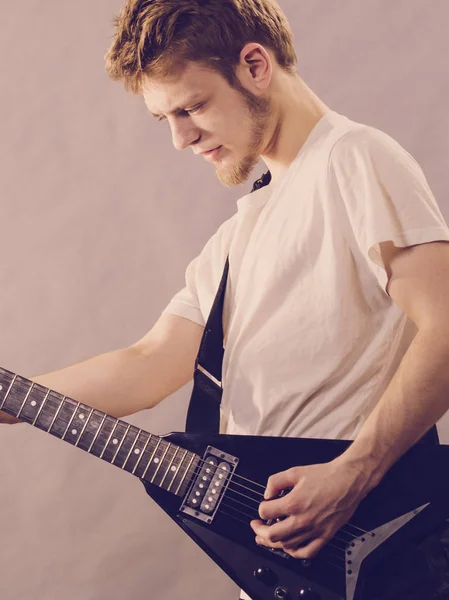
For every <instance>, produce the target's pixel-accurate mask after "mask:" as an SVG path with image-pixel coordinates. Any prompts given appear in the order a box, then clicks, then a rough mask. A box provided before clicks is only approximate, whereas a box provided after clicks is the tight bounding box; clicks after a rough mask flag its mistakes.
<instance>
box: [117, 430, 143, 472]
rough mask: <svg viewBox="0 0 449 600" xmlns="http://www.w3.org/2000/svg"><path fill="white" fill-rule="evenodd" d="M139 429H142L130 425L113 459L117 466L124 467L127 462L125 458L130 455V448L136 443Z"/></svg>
mask: <svg viewBox="0 0 449 600" xmlns="http://www.w3.org/2000/svg"><path fill="white" fill-rule="evenodd" d="M139 431H140V430H139V429H138V428H137V427H135V426H134V425H128V429H127V432H126V433H125V436H124V438H123V440H122V443H121V444H120V447H118V448H117V452H116V454H115V457H114V460H113V464H114V465H115V466H116V467H123V465H124V464H125V460H126V457H127V456H128V452H129V449H130V447H131V446H132V445H133V444H134V441H135V439H136V437H137V436H138V434H139Z"/></svg>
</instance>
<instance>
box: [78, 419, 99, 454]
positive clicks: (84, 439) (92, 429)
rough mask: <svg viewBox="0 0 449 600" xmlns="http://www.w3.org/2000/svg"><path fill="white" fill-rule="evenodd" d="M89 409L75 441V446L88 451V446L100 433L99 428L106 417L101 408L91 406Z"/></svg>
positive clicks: (91, 444)
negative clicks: (96, 408)
mask: <svg viewBox="0 0 449 600" xmlns="http://www.w3.org/2000/svg"><path fill="white" fill-rule="evenodd" d="M89 410H90V412H89V416H88V417H87V419H86V420H85V422H84V425H83V427H82V430H81V433H80V435H79V438H78V441H77V442H76V446H77V448H80V449H81V450H84V451H85V452H88V451H89V448H90V447H91V446H93V444H94V440H96V439H97V437H98V435H100V434H101V431H100V428H101V425H102V424H103V423H104V420H105V419H106V415H105V413H103V412H101V410H95V409H93V408H90V409H89ZM94 456H95V455H94Z"/></svg>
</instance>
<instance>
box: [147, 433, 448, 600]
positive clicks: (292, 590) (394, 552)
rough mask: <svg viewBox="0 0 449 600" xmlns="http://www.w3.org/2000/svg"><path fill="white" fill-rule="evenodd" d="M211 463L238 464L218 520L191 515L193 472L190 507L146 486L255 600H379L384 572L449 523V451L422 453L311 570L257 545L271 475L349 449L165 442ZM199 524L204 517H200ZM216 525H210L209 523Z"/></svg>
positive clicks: (342, 445)
mask: <svg viewBox="0 0 449 600" xmlns="http://www.w3.org/2000/svg"><path fill="white" fill-rule="evenodd" d="M163 439H164V440H166V441H169V442H171V443H172V444H176V445H178V446H180V447H181V448H184V449H187V450H189V451H191V452H193V453H195V454H197V455H199V456H200V457H205V458H207V456H208V449H210V447H212V448H214V449H218V450H219V451H221V452H222V453H223V454H222V456H226V457H228V458H229V457H236V458H237V459H238V464H237V466H236V468H235V471H234V473H233V474H232V475H231V476H230V477H229V479H228V482H227V488H226V489H225V490H224V492H223V494H222V497H221V498H222V499H221V502H220V504H219V505H218V508H217V511H216V513H215V514H214V516H213V518H212V519H211V518H210V517H209V518H207V517H205V516H204V515H202V516H203V520H202V519H201V511H199V512H197V513H195V511H192V509H191V508H190V509H189V510H188V511H187V512H186V511H185V510H184V509H185V505H186V498H188V497H189V496H190V498H192V497H193V490H194V489H195V485H198V482H199V481H201V473H200V468H199V467H198V468H196V469H195V472H194V473H192V480H191V487H190V491H188V492H187V494H186V495H185V497H184V499H183V498H179V497H177V496H174V495H173V494H171V493H168V492H166V491H164V490H163V489H161V488H160V487H157V486H155V485H152V484H151V483H148V482H147V481H144V482H143V483H144V485H145V488H146V490H147V493H148V494H149V495H150V496H151V497H152V498H153V499H154V500H155V501H156V502H157V504H158V505H159V506H160V507H161V508H162V509H163V510H164V511H165V512H166V513H167V514H168V515H169V516H170V517H171V518H172V519H174V521H175V522H176V523H177V524H178V525H179V526H180V527H182V529H183V530H184V531H185V532H186V533H187V534H188V535H189V536H190V537H191V538H192V539H193V540H194V541H195V543H197V544H198V545H199V546H200V547H201V548H202V549H203V550H204V551H205V552H206V553H207V554H208V555H209V556H210V557H211V558H212V560H213V561H214V562H215V563H216V564H217V565H218V566H219V567H220V568H221V569H222V570H223V571H225V572H226V573H227V574H228V575H229V576H230V577H231V578H232V579H233V580H234V582H235V583H236V584H237V585H238V586H239V587H241V588H242V589H244V590H245V591H246V592H247V594H248V595H249V596H251V598H252V599H253V600H272V599H273V598H280V599H283V598H285V599H292V600H293V599H294V598H298V599H300V598H303V599H307V598H309V599H310V600H320V599H321V600H371V599H372V598H374V597H375V591H376V589H378V587H379V581H380V580H381V579H382V568H381V567H380V566H379V565H383V564H391V565H394V560H395V556H400V555H402V554H403V553H404V551H406V550H407V548H411V547H413V546H414V545H416V544H418V543H419V542H420V541H421V540H422V539H423V538H424V537H426V536H427V535H429V534H430V533H432V532H433V531H434V530H436V529H437V528H439V527H441V526H442V525H443V524H444V520H445V519H446V518H449V477H447V475H446V473H447V471H448V467H449V446H425V445H422V446H421V445H417V446H415V447H413V448H412V449H411V450H410V451H409V452H408V453H407V454H406V455H404V456H403V457H402V459H401V460H400V461H398V462H397V463H396V465H395V466H394V467H393V468H392V469H391V470H390V472H389V473H388V474H387V475H386V477H385V478H384V479H383V481H382V482H381V484H380V485H379V486H378V487H377V488H375V489H374V490H373V491H372V492H371V493H370V494H369V495H368V496H367V497H366V498H365V500H363V502H362V503H361V504H360V506H359V508H358V509H357V511H356V513H355V514H354V515H353V517H352V518H351V521H350V523H349V524H348V525H347V526H345V527H343V528H342V529H341V530H340V532H338V534H337V535H336V537H335V538H334V540H332V541H331V543H330V544H328V545H327V546H326V547H325V548H324V549H323V550H322V551H321V552H320V553H319V554H318V556H317V557H316V558H314V559H313V560H312V561H301V560H298V559H294V558H292V557H290V556H288V555H287V554H284V553H283V552H282V551H279V550H276V551H273V550H269V549H266V548H262V547H260V546H258V545H256V543H255V534H254V532H253V530H252V529H251V527H250V525H249V523H250V521H251V520H252V519H257V518H259V517H258V515H257V510H258V504H259V503H260V502H261V501H262V495H263V489H264V488H265V486H266V483H267V480H268V478H269V477H270V475H272V474H275V473H279V472H281V471H285V470H287V469H289V468H290V467H294V466H298V465H308V464H318V463H324V462H329V461H331V460H332V459H334V458H335V457H337V456H338V455H340V454H341V453H342V452H344V451H345V449H346V448H347V447H348V445H349V443H350V442H346V441H336V440H316V439H295V438H274V437H273V438H270V437H250V436H226V435H211V436H205V435H192V434H183V433H174V434H170V435H167V436H164V438H163ZM198 517H200V518H198ZM208 521H209V522H208Z"/></svg>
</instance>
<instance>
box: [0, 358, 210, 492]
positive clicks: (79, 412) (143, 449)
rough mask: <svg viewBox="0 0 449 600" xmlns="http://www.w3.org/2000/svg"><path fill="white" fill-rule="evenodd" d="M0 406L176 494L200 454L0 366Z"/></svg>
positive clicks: (188, 479)
mask: <svg viewBox="0 0 449 600" xmlns="http://www.w3.org/2000/svg"><path fill="white" fill-rule="evenodd" d="M0 410H2V411H4V412H6V413H8V414H9V415H12V416H13V417H15V418H17V419H20V420H21V421H24V422H25V423H29V424H30V425H33V426H34V427H37V428H38V429H41V430H42V431H45V432H46V433H49V434H51V435H53V436H55V437H57V438H59V439H61V440H64V441H65V442H68V443H69V444H72V446H76V447H77V448H80V449H81V450H84V451H86V452H88V453H89V454H92V455H93V456H96V457H98V458H101V459H102V460H105V461H106V462H108V463H110V464H112V465H115V466H116V467H119V468H120V469H123V470H125V471H128V473H131V474H132V475H135V476H136V477H139V478H140V479H144V480H145V481H148V482H150V483H153V484H154V485H157V486H158V487H161V488H163V489H165V490H167V491H169V492H172V493H173V494H176V495H177V496H184V495H185V493H186V491H187V489H188V486H189V484H190V482H191V480H192V477H193V475H194V472H195V469H196V467H197V465H198V461H199V459H200V457H199V456H197V455H196V454H194V453H192V452H188V451H187V450H185V449H184V448H181V447H179V446H176V445H175V444H171V443H170V442H167V441H165V440H164V439H163V438H161V437H158V436H156V435H152V434H151V433H148V432H146V431H143V430H142V429H139V428H138V427H135V426H133V425H130V424H129V423H126V422H125V421H122V420H120V419H115V418H114V417H111V416H110V415H108V414H106V413H103V412H101V411H99V410H96V409H93V408H91V407H90V406H87V405H85V404H81V403H79V402H76V401H75V400H72V399H71V398H67V397H65V396H62V395H61V394H58V393H57V392H54V391H52V390H49V389H48V388H45V387H43V386H41V385H39V384H37V383H34V382H32V381H30V380H29V379H26V378H25V377H20V376H18V375H15V374H14V373H11V372H10V371H7V370H6V369H2V368H0Z"/></svg>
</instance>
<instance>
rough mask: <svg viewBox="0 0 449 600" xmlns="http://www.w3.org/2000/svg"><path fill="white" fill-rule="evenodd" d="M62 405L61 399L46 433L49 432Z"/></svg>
mask: <svg viewBox="0 0 449 600" xmlns="http://www.w3.org/2000/svg"><path fill="white" fill-rule="evenodd" d="M63 406H64V400H62V402H60V403H59V406H58V410H57V411H56V412H55V416H54V417H53V419H52V422H51V423H50V426H49V428H48V429H47V431H48V433H50V432H51V429H52V427H53V425H54V424H55V421H56V419H57V418H58V415H59V413H60V412H61V409H62V407H63Z"/></svg>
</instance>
